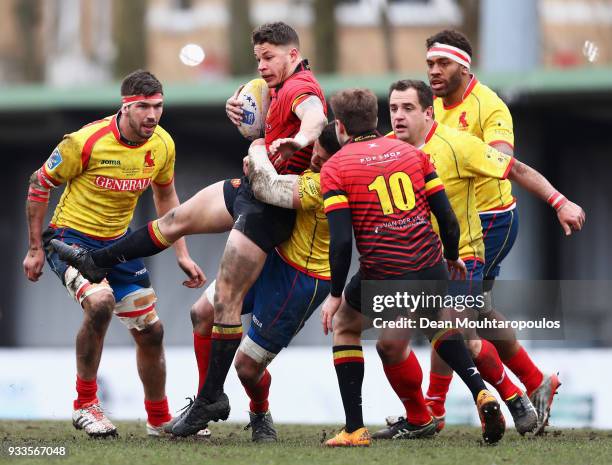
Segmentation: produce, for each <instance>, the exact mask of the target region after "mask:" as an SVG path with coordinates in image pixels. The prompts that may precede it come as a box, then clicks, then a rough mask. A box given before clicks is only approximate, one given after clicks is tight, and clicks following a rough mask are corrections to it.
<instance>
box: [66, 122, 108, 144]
mask: <svg viewBox="0 0 612 465" xmlns="http://www.w3.org/2000/svg"><path fill="white" fill-rule="evenodd" d="M112 118H113V117H112V116H107V117H106V118H103V119H100V120H97V121H93V122H91V123H88V124H86V125H85V126H83V127H82V128H80V129H78V130H76V131H74V132H71V133H69V134H66V135H65V136H64V137H70V138H71V139H72V140H73V141H75V142H77V143H80V144H81V145H82V144H84V143H85V142H86V141H87V140H88V139H89V138H90V137H91V136H93V135H94V134H95V133H96V132H98V131H99V130H101V129H104V128H106V127H108V125H109V124H110V122H111V120H112Z"/></svg>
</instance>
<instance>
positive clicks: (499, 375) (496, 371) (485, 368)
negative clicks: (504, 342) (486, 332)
mask: <svg viewBox="0 0 612 465" xmlns="http://www.w3.org/2000/svg"><path fill="white" fill-rule="evenodd" d="M481 341H482V349H480V353H479V354H478V357H476V358H475V359H474V363H475V364H476V367H477V368H478V371H480V375H481V376H482V379H484V380H485V381H486V382H487V383H489V384H490V385H492V386H494V387H495V389H497V392H499V395H500V396H501V397H502V399H503V400H508V399H510V398H511V397H513V396H514V395H516V394H518V395H522V394H523V393H522V391H521V390H520V389H519V388H518V387H517V386H516V385H515V384H514V383H513V382H512V381H511V380H510V378H508V375H507V374H506V370H505V369H504V365H503V364H502V361H501V359H500V358H499V354H498V353H497V350H496V349H495V347H494V346H493V344H491V343H490V342H489V341H487V340H485V339H481Z"/></svg>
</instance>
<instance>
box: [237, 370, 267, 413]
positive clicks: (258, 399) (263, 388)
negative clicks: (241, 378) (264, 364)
mask: <svg viewBox="0 0 612 465" xmlns="http://www.w3.org/2000/svg"><path fill="white" fill-rule="evenodd" d="M270 384H272V376H271V375H270V372H269V371H268V370H266V371H264V374H263V376H262V377H261V379H260V380H259V381H258V382H257V384H256V385H255V387H253V388H250V387H247V386H244V384H243V386H244V390H245V391H246V393H247V395H248V396H249V398H250V399H251V402H250V403H249V408H250V409H251V412H253V413H266V412H267V411H268V407H269V406H270V404H269V402H268V395H269V393H270Z"/></svg>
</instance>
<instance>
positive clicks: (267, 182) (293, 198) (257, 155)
mask: <svg viewBox="0 0 612 465" xmlns="http://www.w3.org/2000/svg"><path fill="white" fill-rule="evenodd" d="M247 159H248V171H249V172H248V176H249V180H250V181H251V188H252V189H253V194H254V195H255V197H256V198H257V199H258V200H260V201H262V202H264V203H269V204H271V205H276V206H277V207H282V208H300V206H301V202H300V195H299V191H298V177H297V176H296V175H295V174H286V175H280V174H278V173H277V172H276V170H275V169H274V165H272V163H271V162H270V159H269V158H268V154H267V152H266V146H265V143H264V142H263V139H257V140H256V141H253V143H252V144H251V147H250V148H249V155H248V157H247Z"/></svg>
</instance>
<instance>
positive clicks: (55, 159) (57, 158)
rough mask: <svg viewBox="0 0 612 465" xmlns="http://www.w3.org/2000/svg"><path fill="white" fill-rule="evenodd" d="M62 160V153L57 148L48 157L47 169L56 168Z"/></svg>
mask: <svg viewBox="0 0 612 465" xmlns="http://www.w3.org/2000/svg"><path fill="white" fill-rule="evenodd" d="M62 161H64V160H63V159H62V154H61V153H60V151H59V149H55V150H54V151H53V153H52V154H51V155H50V156H49V158H48V159H47V169H48V170H54V169H55V168H57V167H58V166H59V165H61V164H62Z"/></svg>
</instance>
